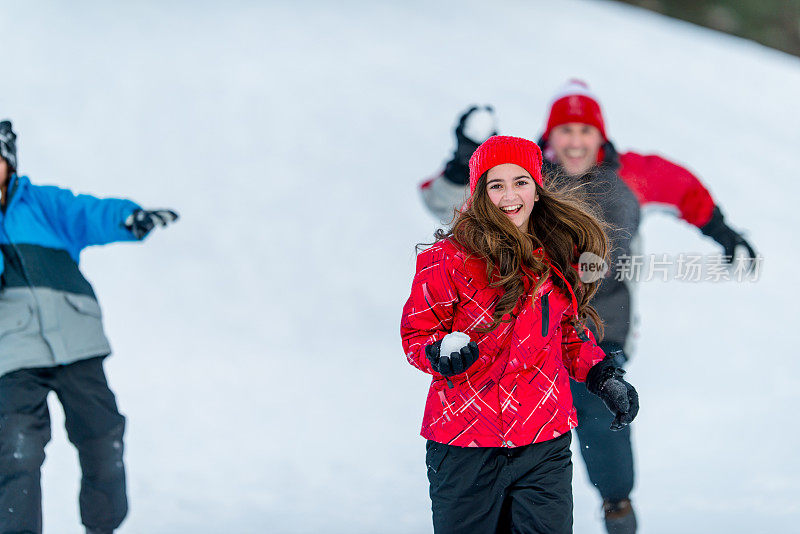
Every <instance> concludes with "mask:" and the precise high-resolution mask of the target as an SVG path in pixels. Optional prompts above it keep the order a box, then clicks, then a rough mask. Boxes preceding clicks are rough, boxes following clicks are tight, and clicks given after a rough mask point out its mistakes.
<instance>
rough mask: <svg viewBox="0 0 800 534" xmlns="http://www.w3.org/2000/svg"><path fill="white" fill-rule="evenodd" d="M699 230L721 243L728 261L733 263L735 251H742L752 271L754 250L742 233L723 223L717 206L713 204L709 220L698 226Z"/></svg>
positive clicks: (754, 257)
mask: <svg viewBox="0 0 800 534" xmlns="http://www.w3.org/2000/svg"><path fill="white" fill-rule="evenodd" d="M700 231H701V232H703V233H704V234H705V235H707V236H709V237H711V238H712V239H714V241H716V242H717V243H719V244H720V245H722V248H723V249H724V251H725V260H726V261H727V262H728V263H733V261H734V257H735V256H736V254H737V252H739V253H740V254H741V253H744V254H746V255H747V256H748V257H749V259H750V265H749V267H748V270H750V271H752V270H753V269H755V259H756V251H755V250H753V247H752V246H750V243H748V242H747V240H746V239H745V238H744V237H742V234H740V233H739V232H737V231H735V230H733V229H732V228H731V227H730V226H728V225H727V224H726V223H725V217H723V215H722V211H720V209H719V207H717V206H714V211H713V213H712V214H711V220H710V221H708V222H707V223H706V224H705V226H703V227H702V228H700Z"/></svg>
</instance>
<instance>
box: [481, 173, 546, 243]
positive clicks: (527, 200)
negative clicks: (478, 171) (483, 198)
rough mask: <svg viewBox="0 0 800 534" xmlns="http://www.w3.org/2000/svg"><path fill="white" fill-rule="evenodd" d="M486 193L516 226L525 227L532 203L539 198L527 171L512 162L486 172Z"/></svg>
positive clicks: (521, 228)
mask: <svg viewBox="0 0 800 534" xmlns="http://www.w3.org/2000/svg"><path fill="white" fill-rule="evenodd" d="M486 193H487V194H488V196H489V200H491V202H492V204H494V205H495V206H497V207H498V208H500V210H501V211H502V212H503V213H505V214H506V215H507V216H508V218H509V219H511V222H513V223H514V225H515V226H516V227H517V228H519V229H520V230H522V231H523V232H524V231H525V230H526V229H527V227H528V219H530V216H531V211H532V210H533V205H534V203H535V202H536V201H537V200H539V193H538V192H537V190H536V182H535V181H534V180H533V178H532V177H531V174H530V173H529V172H528V171H526V170H525V169H523V168H522V167H520V166H519V165H515V164H513V163H503V164H502V165H497V166H496V167H492V168H491V169H489V172H487V173H486Z"/></svg>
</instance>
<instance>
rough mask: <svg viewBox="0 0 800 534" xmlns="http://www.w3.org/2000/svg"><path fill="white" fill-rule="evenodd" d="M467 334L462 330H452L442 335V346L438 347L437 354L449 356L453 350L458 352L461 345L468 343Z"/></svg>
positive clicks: (464, 345)
mask: <svg viewBox="0 0 800 534" xmlns="http://www.w3.org/2000/svg"><path fill="white" fill-rule="evenodd" d="M469 341H470V340H469V336H468V335H467V334H465V333H464V332H452V333H450V334H447V335H446V336H444V339H442V346H441V348H440V349H439V355H441V356H445V355H446V356H450V354H451V353H453V352H459V351H460V350H461V348H462V347H466V346H467V343H469Z"/></svg>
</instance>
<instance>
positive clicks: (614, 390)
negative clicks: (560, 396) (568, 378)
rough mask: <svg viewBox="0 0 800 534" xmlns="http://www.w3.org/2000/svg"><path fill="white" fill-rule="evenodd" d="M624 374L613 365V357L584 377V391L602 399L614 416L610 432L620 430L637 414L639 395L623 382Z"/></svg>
mask: <svg viewBox="0 0 800 534" xmlns="http://www.w3.org/2000/svg"><path fill="white" fill-rule="evenodd" d="M624 374H625V371H624V370H623V369H620V368H619V367H617V366H616V365H614V360H613V356H606V358H605V359H604V360H603V361H601V362H600V363H598V364H597V365H595V366H594V367H592V368H591V369H589V373H588V374H587V375H586V389H588V390H589V392H591V393H594V394H595V395H597V396H598V397H600V398H601V399H603V402H604V403H605V404H606V406H607V407H608V409H609V410H611V413H613V414H614V415H615V417H614V421H612V422H611V430H622V428H623V427H625V426H626V425H629V424H630V423H631V421H633V419H634V418H635V417H636V414H638V413H639V394H638V393H636V389H634V387H633V386H632V385H630V384H628V383H627V382H626V381H625V380H623V378H622V375H624Z"/></svg>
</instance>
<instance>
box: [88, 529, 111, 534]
mask: <svg viewBox="0 0 800 534" xmlns="http://www.w3.org/2000/svg"><path fill="white" fill-rule="evenodd" d="M86 534H114V531H113V530H107V529H104V528H87V529H86Z"/></svg>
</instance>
